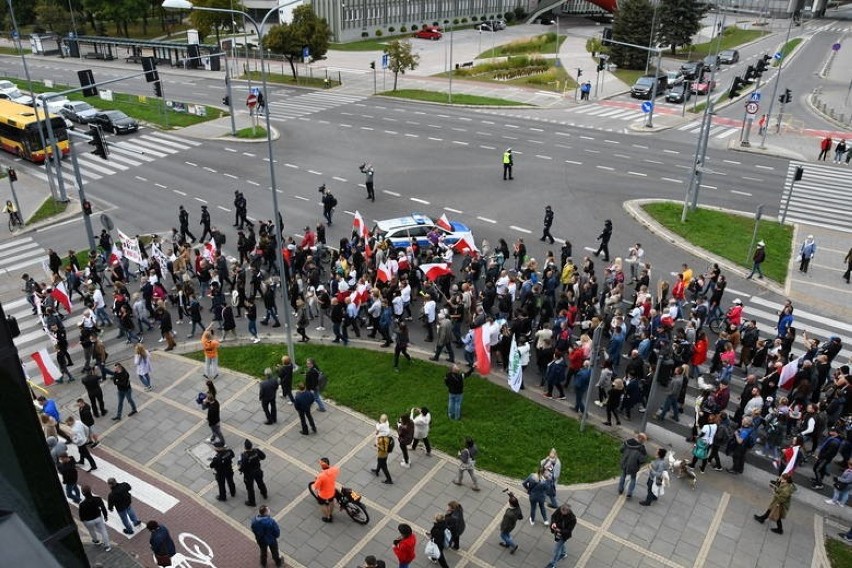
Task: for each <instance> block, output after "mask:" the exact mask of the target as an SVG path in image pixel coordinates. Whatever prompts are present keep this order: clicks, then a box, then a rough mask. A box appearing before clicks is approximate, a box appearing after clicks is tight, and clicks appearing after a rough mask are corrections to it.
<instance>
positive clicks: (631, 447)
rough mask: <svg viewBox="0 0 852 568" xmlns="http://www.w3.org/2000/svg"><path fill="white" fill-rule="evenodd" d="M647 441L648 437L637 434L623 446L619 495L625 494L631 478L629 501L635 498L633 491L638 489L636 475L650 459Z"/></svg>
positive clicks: (628, 493)
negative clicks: (625, 486)
mask: <svg viewBox="0 0 852 568" xmlns="http://www.w3.org/2000/svg"><path fill="white" fill-rule="evenodd" d="M647 441H648V436H646V435H645V434H644V433H643V432H636V434H635V435H634V436H633V437H632V438H630V439H628V440H625V441H624V442H623V443H622V444H621V477H620V478H619V480H618V494H619V495H621V494H622V493H624V485H625V482H626V481H627V478H628V477H629V478H630V483H629V484H628V485H627V499H628V500H629V499H631V498H632V497H633V491H634V490H635V489H636V475H637V474H638V473H639V470H640V469H641V468H642V466H643V465H644V464H645V460H646V459H647V458H648V450H647V449H645V442H647Z"/></svg>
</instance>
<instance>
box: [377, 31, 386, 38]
mask: <svg viewBox="0 0 852 568" xmlns="http://www.w3.org/2000/svg"><path fill="white" fill-rule="evenodd" d="M383 34H384V32H383V31H382V30H376V37H382V35H383Z"/></svg>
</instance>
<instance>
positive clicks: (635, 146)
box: [632, 144, 648, 150]
mask: <svg viewBox="0 0 852 568" xmlns="http://www.w3.org/2000/svg"><path fill="white" fill-rule="evenodd" d="M632 146H633V147H634V148H642V149H643V150H647V149H648V147H647V146H643V145H642V144H632Z"/></svg>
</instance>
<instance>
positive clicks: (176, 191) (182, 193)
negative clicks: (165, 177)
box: [172, 189, 186, 197]
mask: <svg viewBox="0 0 852 568" xmlns="http://www.w3.org/2000/svg"><path fill="white" fill-rule="evenodd" d="M172 191H174V192H175V193H177V194H178V195H182V196H183V197H186V194H185V193H184V192H182V191H180V190H179V189H173V190H172Z"/></svg>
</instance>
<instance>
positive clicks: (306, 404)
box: [293, 384, 317, 436]
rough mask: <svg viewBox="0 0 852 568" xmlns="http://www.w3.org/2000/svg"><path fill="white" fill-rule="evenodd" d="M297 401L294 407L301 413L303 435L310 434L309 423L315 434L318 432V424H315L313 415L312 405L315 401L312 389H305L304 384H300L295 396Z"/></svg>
mask: <svg viewBox="0 0 852 568" xmlns="http://www.w3.org/2000/svg"><path fill="white" fill-rule="evenodd" d="M295 399H296V401H295V402H294V403H293V408H295V409H296V412H298V413H299V421H300V422H301V423H302V429H301V430H300V432H301V433H302V435H303V436H307V435H308V424H310V426H311V430H313V432H314V434H316V433H317V427H316V424H314V417H313V416H312V415H311V405H312V404H313V403H314V401H315V399H314V395H313V393H311V391H309V390H306V389H305V385H304V384H299V389H298V392H297V393H296V397H295Z"/></svg>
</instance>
